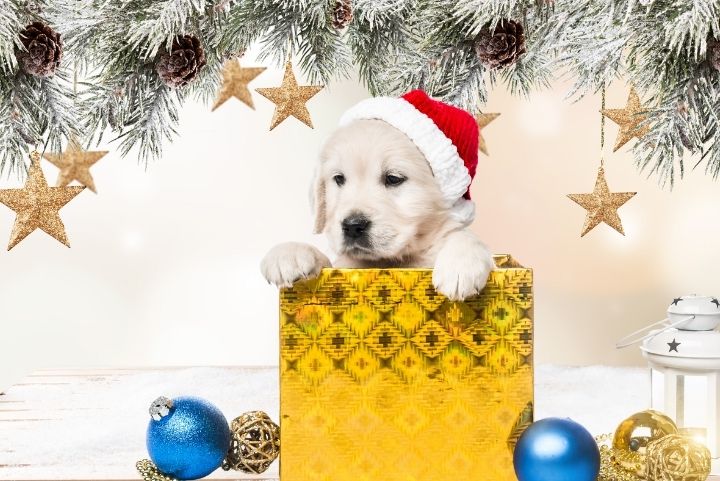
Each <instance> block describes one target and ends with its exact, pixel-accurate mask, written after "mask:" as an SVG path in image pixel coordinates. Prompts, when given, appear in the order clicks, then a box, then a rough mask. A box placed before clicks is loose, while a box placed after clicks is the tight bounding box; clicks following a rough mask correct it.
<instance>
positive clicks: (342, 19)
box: [332, 0, 353, 30]
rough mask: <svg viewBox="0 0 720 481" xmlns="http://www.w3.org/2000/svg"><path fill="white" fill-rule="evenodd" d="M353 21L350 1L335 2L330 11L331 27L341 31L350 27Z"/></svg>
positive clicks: (338, 0)
mask: <svg viewBox="0 0 720 481" xmlns="http://www.w3.org/2000/svg"><path fill="white" fill-rule="evenodd" d="M352 19H353V5H352V0H337V1H336V2H335V6H334V7H333V11H332V25H333V27H334V28H335V29H336V30H342V29H343V28H345V27H347V26H348V25H350V22H352Z"/></svg>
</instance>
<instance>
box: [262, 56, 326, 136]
mask: <svg viewBox="0 0 720 481" xmlns="http://www.w3.org/2000/svg"><path fill="white" fill-rule="evenodd" d="M322 88H323V86H322V85H298V84H297V80H295V74H294V73H293V70H292V64H291V63H290V62H287V63H286V64H285V75H284V76H283V81H282V84H280V87H270V88H260V89H255V90H256V91H257V93H259V94H260V95H262V96H263V97H265V98H266V99H268V100H270V101H271V102H273V103H274V104H275V113H274V114H273V118H272V122H271V124H270V130H272V129H274V128H275V127H277V126H278V125H280V123H282V122H283V121H284V120H285V119H287V118H288V117H290V116H291V115H292V116H293V117H295V118H296V119H298V120H299V121H300V122H302V123H304V124H305V125H307V126H308V127H310V128H313V125H312V120H311V119H310V112H309V111H308V109H307V107H306V106H305V103H306V102H307V101H308V100H310V99H311V98H312V97H313V96H315V94H317V93H318V92H319V91H320V90H322Z"/></svg>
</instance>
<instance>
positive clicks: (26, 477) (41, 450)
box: [0, 367, 720, 481]
mask: <svg viewBox="0 0 720 481" xmlns="http://www.w3.org/2000/svg"><path fill="white" fill-rule="evenodd" d="M539 374H540V375H539V376H538V377H539V378H542V377H546V378H548V380H547V382H546V381H543V380H540V379H538V380H537V382H538V385H539V388H538V389H536V390H538V391H539V392H537V393H536V396H537V398H538V401H539V404H542V401H543V400H545V401H547V400H549V399H550V398H551V392H552V391H553V390H555V389H556V383H557V381H555V380H552V381H550V378H551V377H552V376H548V375H547V373H545V374H544V373H543V370H542V369H540V370H539ZM566 381H569V379H566ZM159 395H165V396H169V397H175V396H178V395H195V396H201V397H204V398H205V399H208V400H209V401H211V402H213V403H214V404H216V405H217V406H218V407H219V408H220V409H221V410H222V411H223V413H225V414H226V416H227V417H228V420H230V419H231V418H232V417H234V416H238V415H240V414H241V413H242V412H244V411H249V410H255V409H260V410H264V411H266V412H267V413H268V414H270V416H271V417H272V418H273V419H278V413H277V409H278V408H277V406H278V395H279V393H278V389H277V368H274V367H268V368H242V367H231V368H168V369H95V370H83V371H69V370H46V371H40V372H36V373H34V374H32V375H30V376H27V377H26V378H25V379H24V380H22V382H20V383H18V384H17V385H15V386H13V387H11V388H10V389H8V390H7V391H6V392H5V393H4V394H0V480H10V481H91V480H97V481H100V480H104V481H110V480H111V481H137V480H139V479H140V477H139V475H138V474H137V473H136V471H135V469H134V465H135V462H136V461H137V460H138V459H141V458H143V457H147V454H146V451H145V445H144V444H145V443H144V437H145V428H146V426H147V423H148V419H149V418H148V414H147V408H148V405H149V403H150V401H152V400H153V399H155V398H156V397H157V396H159ZM540 409H541V410H543V409H544V410H543V411H542V413H541V417H545V415H553V414H556V413H553V412H551V410H550V409H547V408H542V407H540ZM563 409H567V408H565V407H563ZM626 409H627V407H626ZM546 411H547V412H546ZM206 479H208V480H213V479H223V480H227V479H235V480H248V479H254V480H259V481H276V480H277V479H278V463H277V462H276V463H274V464H273V466H272V467H271V468H270V470H269V471H268V472H267V473H265V474H264V475H260V476H249V475H244V474H243V473H236V472H229V473H228V472H224V471H222V470H218V471H216V472H215V473H213V474H212V475H211V476H209V477H208V478H206ZM308 481H313V480H308ZM377 481H382V480H377ZM452 481H457V480H452ZM508 481H511V480H508ZM709 481H720V476H719V477H710V478H709Z"/></svg>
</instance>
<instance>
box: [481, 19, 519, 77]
mask: <svg viewBox="0 0 720 481" xmlns="http://www.w3.org/2000/svg"><path fill="white" fill-rule="evenodd" d="M474 44H475V53H476V54H477V56H478V59H479V60H480V61H481V62H482V63H483V64H484V65H486V66H487V67H488V68H491V69H493V68H501V67H505V66H507V65H511V64H513V63H515V62H516V61H517V59H518V57H520V55H522V54H524V53H525V33H524V29H523V26H522V24H521V23H520V22H516V21H515V20H501V21H500V23H498V24H497V26H496V27H495V31H491V30H490V27H489V25H486V26H485V27H484V28H483V29H482V31H481V32H480V33H479V34H478V35H477V37H475V41H474Z"/></svg>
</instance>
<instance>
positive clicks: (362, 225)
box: [342, 214, 370, 239]
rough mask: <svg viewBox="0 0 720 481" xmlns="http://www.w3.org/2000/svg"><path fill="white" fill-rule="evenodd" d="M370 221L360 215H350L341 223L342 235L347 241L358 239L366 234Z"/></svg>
mask: <svg viewBox="0 0 720 481" xmlns="http://www.w3.org/2000/svg"><path fill="white" fill-rule="evenodd" d="M369 227H370V220H369V219H368V218H367V217H365V216H364V215H362V214H352V215H351V216H348V217H346V218H345V219H344V220H343V221H342V230H343V234H344V235H345V237H346V238H348V239H360V238H361V237H364V236H365V235H366V234H367V231H368V228H369Z"/></svg>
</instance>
